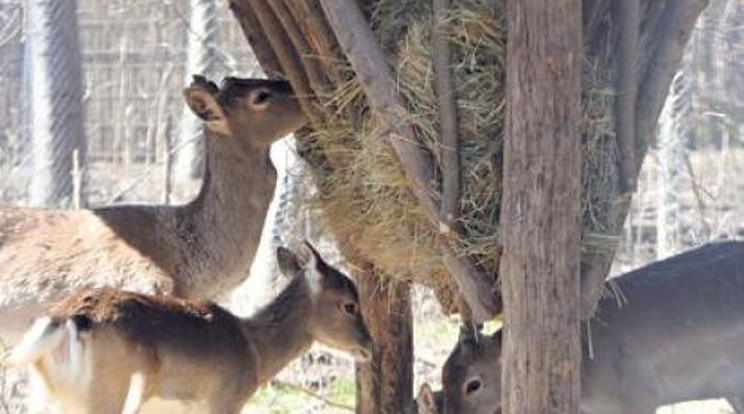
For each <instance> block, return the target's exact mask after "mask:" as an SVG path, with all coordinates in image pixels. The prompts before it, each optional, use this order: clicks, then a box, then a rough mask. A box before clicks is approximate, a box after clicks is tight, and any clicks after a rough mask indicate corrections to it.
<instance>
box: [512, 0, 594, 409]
mask: <svg viewBox="0 0 744 414" xmlns="http://www.w3.org/2000/svg"><path fill="white" fill-rule="evenodd" d="M507 17H508V19H507V20H508V35H509V37H508V44H507V85H506V88H507V130H506V131H507V133H506V142H505V146H504V192H503V196H502V197H503V202H502V209H503V211H502V215H501V223H502V227H501V229H502V241H503V245H504V251H503V259H502V261H501V263H502V267H501V275H502V278H503V293H504V305H505V307H504V311H505V315H504V316H505V321H504V326H505V334H506V337H505V338H506V339H505V345H504V359H503V363H504V370H503V374H502V375H503V384H504V387H503V389H502V393H503V401H504V407H503V409H504V413H506V414H523V413H542V414H551V413H555V414H558V413H560V414H569V413H577V412H578V404H579V385H580V382H579V365H580V359H581V355H580V346H579V343H580V342H579V341H580V336H579V253H580V252H579V240H580V224H579V200H580V189H581V151H580V140H581V135H580V132H579V123H580V114H581V112H580V61H581V55H582V43H581V39H582V35H581V30H582V29H581V1H580V0H565V1H560V2H557V1H544V0H543V1H541V0H511V1H509V2H508V11H507Z"/></svg>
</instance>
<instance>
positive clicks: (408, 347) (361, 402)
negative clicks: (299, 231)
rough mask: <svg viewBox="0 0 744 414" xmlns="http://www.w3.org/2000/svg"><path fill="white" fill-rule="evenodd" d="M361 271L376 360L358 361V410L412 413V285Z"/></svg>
mask: <svg viewBox="0 0 744 414" xmlns="http://www.w3.org/2000/svg"><path fill="white" fill-rule="evenodd" d="M380 276H381V275H379V274H376V271H375V269H374V267H373V266H372V265H371V264H365V265H364V266H363V267H362V271H360V272H358V276H357V278H356V280H357V286H358V287H359V296H360V304H361V306H362V311H363V312H364V318H365V322H367V325H368V326H369V330H370V333H371V334H372V338H373V339H374V341H375V350H374V353H373V356H372V361H370V362H369V363H366V364H360V365H357V397H356V398H357V403H356V412H357V414H393V413H395V414H398V413H410V412H411V410H412V409H413V407H412V404H413V400H412V398H413V329H412V326H413V317H412V316H411V294H410V288H409V286H408V285H407V284H405V283H397V282H391V281H388V280H386V279H384V278H381V277H380Z"/></svg>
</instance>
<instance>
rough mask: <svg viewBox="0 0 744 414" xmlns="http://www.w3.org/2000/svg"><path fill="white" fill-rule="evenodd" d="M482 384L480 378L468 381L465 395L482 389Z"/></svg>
mask: <svg viewBox="0 0 744 414" xmlns="http://www.w3.org/2000/svg"><path fill="white" fill-rule="evenodd" d="M482 386H483V383H482V382H481V380H480V379H478V378H476V379H472V380H470V381H468V382H467V384H465V395H470V394H472V393H474V392H476V391H478V390H480V389H481V387H482Z"/></svg>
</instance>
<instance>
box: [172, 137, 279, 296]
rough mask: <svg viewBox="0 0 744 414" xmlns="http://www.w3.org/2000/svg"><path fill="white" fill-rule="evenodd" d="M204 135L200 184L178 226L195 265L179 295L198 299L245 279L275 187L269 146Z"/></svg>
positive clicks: (219, 291) (229, 288)
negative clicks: (245, 145)
mask: <svg viewBox="0 0 744 414" xmlns="http://www.w3.org/2000/svg"><path fill="white" fill-rule="evenodd" d="M206 135H207V136H206V160H205V168H204V178H203V184H202V188H201V191H200V192H199V195H198V196H197V198H196V199H195V200H194V201H192V202H191V203H189V204H187V205H186V206H184V210H183V211H185V214H183V215H182V217H181V220H180V221H181V223H180V224H179V226H180V227H181V228H182V229H185V230H186V233H187V234H186V236H187V239H189V240H193V243H191V245H190V246H188V247H187V250H188V251H187V252H184V253H185V254H186V257H188V258H189V259H188V260H190V261H191V263H190V266H193V269H197V270H196V271H195V273H192V276H191V280H189V281H188V283H187V286H186V292H183V294H185V295H187V296H199V297H213V296H214V295H215V294H218V293H221V292H226V291H229V290H232V289H233V288H235V287H236V286H237V285H238V284H240V282H242V281H243V279H244V278H245V276H246V275H247V273H248V270H249V268H250V265H251V263H252V262H253V258H254V256H255V253H256V250H257V249H258V243H259V241H260V239H261V230H262V229H263V223H264V219H265V217H266V213H267V211H268V209H269V204H270V203H271V199H272V197H273V194H274V188H275V186H276V170H275V169H274V166H273V165H272V164H271V160H270V159H269V148H268V147H266V148H257V149H246V148H242V147H239V146H238V142H237V140H236V139H234V138H227V137H222V136H217V135H216V134H214V133H210V132H206ZM245 138H246V137H244V139H245ZM213 275H219V279H217V280H215V278H214V277H212V276H213Z"/></svg>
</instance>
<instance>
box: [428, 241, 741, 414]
mask: <svg viewBox="0 0 744 414" xmlns="http://www.w3.org/2000/svg"><path fill="white" fill-rule="evenodd" d="M614 283H616V284H617V288H618V289H619V292H621V296H620V297H619V298H603V299H602V300H601V301H600V303H599V307H598V308H597V313H596V316H595V317H594V319H593V320H592V322H591V325H590V326H591V328H590V329H589V330H588V331H587V330H584V332H583V333H582V346H583V362H582V370H581V382H582V389H581V410H582V412H584V413H593V414H650V413H654V412H655V410H656V408H657V407H658V406H660V405H665V404H671V403H675V402H681V401H687V400H699V399H708V398H726V397H732V398H730V401H731V402H732V403H733V405H734V407H736V408H737V412H739V413H742V411H741V408H740V407H741V404H740V403H739V400H740V399H739V398H737V396H739V395H741V394H742V392H744V391H743V390H744V243H741V242H725V243H715V244H709V245H706V246H703V247H701V248H698V249H695V250H692V251H689V252H686V253H682V254H680V255H677V256H675V257H672V258H670V259H667V260H664V261H661V262H657V263H654V264H651V265H649V266H646V267H643V268H641V269H638V270H635V271H633V272H630V273H627V274H625V275H623V276H620V277H618V278H616V279H614ZM506 329H508V327H506ZM501 342H502V341H501V331H497V332H496V333H495V334H493V335H491V336H483V337H481V338H478V339H476V338H475V337H473V336H470V335H466V336H465V337H464V338H461V340H460V341H459V343H458V345H457V346H456V347H455V349H454V350H453V351H452V353H451V354H450V356H449V358H448V359H447V362H446V363H445V366H444V369H443V373H442V383H443V384H444V392H445V398H444V399H445V402H444V413H445V414H450V413H468V414H493V413H498V412H500V410H501ZM590 349H591V351H592V354H593V357H591V356H590V355H592V354H590Z"/></svg>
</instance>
